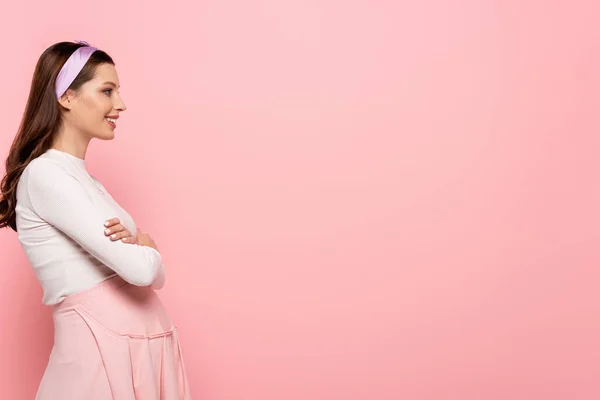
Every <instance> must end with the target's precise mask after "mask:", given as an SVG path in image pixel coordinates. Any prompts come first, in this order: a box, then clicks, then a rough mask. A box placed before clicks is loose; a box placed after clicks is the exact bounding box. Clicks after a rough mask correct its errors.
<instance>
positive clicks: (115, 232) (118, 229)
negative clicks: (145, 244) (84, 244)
mask: <svg viewBox="0 0 600 400" xmlns="http://www.w3.org/2000/svg"><path fill="white" fill-rule="evenodd" d="M104 227H105V230H104V235H106V236H109V237H110V240H112V241H113V242H115V241H117V240H120V241H122V242H124V243H130V244H135V243H136V238H135V237H134V236H133V235H132V234H131V233H130V232H129V230H127V228H125V227H124V226H123V225H121V221H120V220H119V218H112V219H109V220H108V221H106V222H105V223H104Z"/></svg>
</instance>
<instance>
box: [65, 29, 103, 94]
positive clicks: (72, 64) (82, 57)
mask: <svg viewBox="0 0 600 400" xmlns="http://www.w3.org/2000/svg"><path fill="white" fill-rule="evenodd" d="M76 42H77V43H81V44H83V45H84V46H82V47H79V48H77V50H75V51H74V52H73V54H71V56H70V57H69V59H68V60H67V62H66V63H65V64H64V65H63V66H62V68H61V69H60V72H59V73H58V76H57V77H56V98H57V99H60V96H62V95H63V94H64V93H65V92H66V91H67V89H68V88H69V86H71V84H72V83H73V81H74V80H75V78H77V75H79V73H80V72H81V70H82V69H83V66H84V65H85V63H87V61H88V60H89V59H90V57H91V55H92V54H93V53H94V52H95V51H96V50H98V49H97V48H95V47H92V46H90V45H89V43H87V42H84V41H82V40H76Z"/></svg>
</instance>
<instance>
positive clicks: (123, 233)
mask: <svg viewBox="0 0 600 400" xmlns="http://www.w3.org/2000/svg"><path fill="white" fill-rule="evenodd" d="M128 236H131V235H130V234H129V232H127V231H121V232H117V233H113V234H112V235H110V240H112V241H113V242H114V241H115V240H121V239H123V238H124V237H128Z"/></svg>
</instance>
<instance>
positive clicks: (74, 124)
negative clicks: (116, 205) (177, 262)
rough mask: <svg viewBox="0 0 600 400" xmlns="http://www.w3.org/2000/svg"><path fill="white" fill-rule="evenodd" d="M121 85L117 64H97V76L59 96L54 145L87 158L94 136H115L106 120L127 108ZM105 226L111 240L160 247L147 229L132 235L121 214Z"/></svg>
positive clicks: (61, 149)
mask: <svg viewBox="0 0 600 400" xmlns="http://www.w3.org/2000/svg"><path fill="white" fill-rule="evenodd" d="M119 87H120V84H119V76H118V74H117V70H116V69H115V67H114V65H111V64H101V65H99V66H98V67H97V68H96V75H95V77H94V78H93V79H92V80H90V81H88V82H86V83H85V84H84V85H82V87H81V88H80V89H79V90H78V91H73V90H71V89H67V91H66V92H65V94H63V95H62V96H61V98H60V99H58V102H59V104H60V105H61V107H62V114H63V126H62V128H61V130H60V131H59V132H57V135H56V137H55V138H54V141H53V143H52V148H54V149H57V150H60V151H63V152H65V153H69V154H71V155H73V156H75V157H78V158H81V159H83V160H85V154H86V152H87V149H88V146H89V144H90V141H91V140H92V139H94V138H96V139H100V140H112V139H114V137H115V131H114V128H113V127H111V126H110V124H109V123H108V122H107V121H106V117H107V116H117V115H119V114H120V113H122V112H123V111H125V110H126V109H127V106H126V105H125V103H124V102H123V99H122V98H121V95H120V94H119V91H118V89H119ZM117 125H118V122H117ZM103 229H104V234H105V236H107V237H108V238H109V239H110V240H112V241H116V240H121V241H122V242H124V243H130V244H138V245H142V246H149V247H153V248H154V249H156V250H158V248H157V246H156V243H155V242H154V240H153V239H152V238H151V237H150V235H149V234H148V233H145V232H142V231H141V230H139V229H138V230H137V234H136V235H132V234H131V232H129V231H128V230H127V228H125V227H124V226H123V225H121V222H120V221H119V219H118V218H112V219H110V220H108V221H106V222H105V223H104V227H103Z"/></svg>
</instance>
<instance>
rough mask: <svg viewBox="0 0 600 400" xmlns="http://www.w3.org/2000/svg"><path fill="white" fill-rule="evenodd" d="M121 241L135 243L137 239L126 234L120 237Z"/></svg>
mask: <svg viewBox="0 0 600 400" xmlns="http://www.w3.org/2000/svg"><path fill="white" fill-rule="evenodd" d="M121 242H123V243H129V244H135V243H137V240H136V238H135V237H134V236H126V237H124V238H121Z"/></svg>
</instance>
